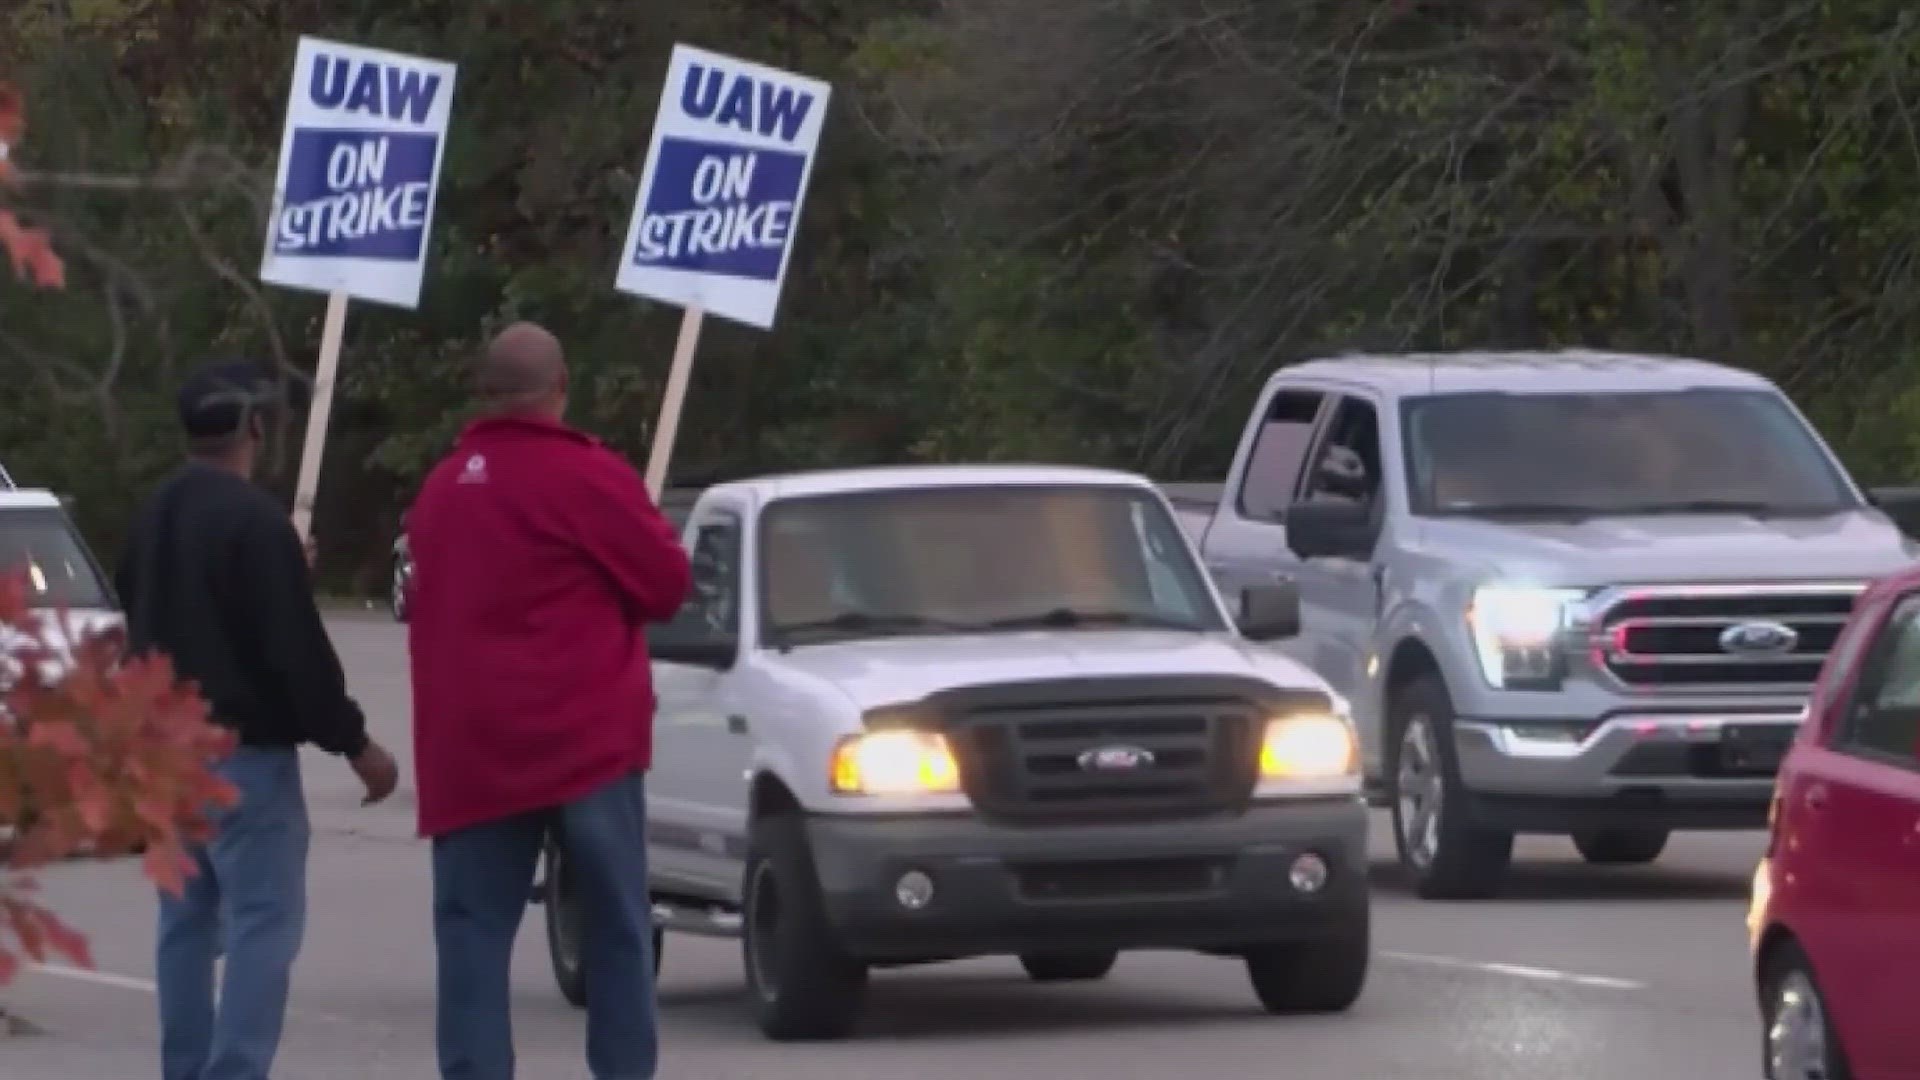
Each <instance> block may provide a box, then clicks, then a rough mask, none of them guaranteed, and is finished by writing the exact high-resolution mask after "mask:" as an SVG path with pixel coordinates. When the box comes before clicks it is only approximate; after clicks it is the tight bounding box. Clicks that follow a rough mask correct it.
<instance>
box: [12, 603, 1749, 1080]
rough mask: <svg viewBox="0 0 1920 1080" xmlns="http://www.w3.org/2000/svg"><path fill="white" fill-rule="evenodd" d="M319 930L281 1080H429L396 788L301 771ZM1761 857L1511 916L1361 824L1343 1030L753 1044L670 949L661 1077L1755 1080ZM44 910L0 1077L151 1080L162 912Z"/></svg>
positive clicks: (951, 1026)
mask: <svg viewBox="0 0 1920 1080" xmlns="http://www.w3.org/2000/svg"><path fill="white" fill-rule="evenodd" d="M333 626H334V633H335V639H336V641H337V642H338V644H339V646H340V649H341V653H342V656H343V657H344V659H345V660H346V662H347V665H348V669H349V672H350V674H351V677H352V680H353V684H354V688H355V690H356V692H357V693H358V695H359V696H360V700H361V701H362V703H363V704H365V705H366V706H367V708H368V711H369V713H371V714H372V715H373V717H374V718H375V723H376V724H377V726H378V728H379V732H380V735H381V737H382V738H384V739H385V740H386V741H387V742H388V745H389V746H391V747H393V748H394V750H395V752H396V753H397V754H400V755H401V756H402V758H403V764H404V763H405V758H406V756H407V755H408V754H409V752H410V749H411V747H410V745H409V741H410V740H409V734H408V722H409V721H408V705H407V701H408V696H407V690H406V668H405V662H406V661H405V638H404V634H403V632H402V630H401V629H400V628H399V627H397V626H395V625H393V624H392V623H391V622H388V621H385V620H384V619H381V618H377V617H374V616H372V615H369V616H365V617H361V616H356V615H348V616H341V617H338V618H336V619H335V620H334V624H333ZM307 786H308V791H309V793H310V801H311V804H312V807H313V813H314V818H315V825H316V832H317V835H316V840H315V845H314V854H313V864H312V888H311V899H312V914H311V919H310V925H309V929H308V936H307V944H306V951H305V953H304V954H303V956H302V958H301V961H300V966H299V970H298V974H297V979H296V988H295V995H294V1012H293V1015H292V1016H291V1017H290V1018H289V1025H288V1031H287V1037H286V1041H285V1043H284V1047H283V1051H282V1055H281V1067H280V1068H279V1069H278V1070H277V1073H276V1075H277V1076H278V1077H279V1078H281V1080H341V1078H344V1077H353V1078H355V1080H401V1078H407V1080H423V1078H427V1077H432V1076H435V1075H437V1074H436V1072H435V1068H434V1060H433V1030H432V1017H433V961H432V937H431V930H430V926H429V921H428V896H429V884H428V877H427V852H426V849H425V847H424V846H423V845H422V844H421V843H419V842H418V841H416V840H415V839H413V832H412V825H413V818H412V814H413V803H412V799H411V794H410V792H409V791H408V790H407V789H406V788H403V789H402V791H401V793H400V794H399V795H396V796H395V798H394V799H393V800H392V802H391V803H390V804H388V805H385V806H382V807H378V808H374V809H362V808H360V807H359V806H358V803H357V799H356V797H355V795H354V790H355V785H354V782H353V779H352V777H351V775H350V774H349V773H348V772H347V770H346V768H345V767H344V765H342V764H340V763H338V762H336V761H333V760H330V759H327V758H325V757H322V756H319V755H315V756H314V757H312V758H311V759H310V761H309V767H308V771H307ZM1759 847H1760V838H1759V837H1758V836H1757V835H1752V834H1729V835H1695V836H1683V837H1679V838H1677V839H1676V841H1675V843H1674V845H1673V846H1672V848H1670V849H1669V851H1668V854H1667V856H1666V857H1665V858H1664V859H1663V860H1662V861H1661V862H1660V863H1659V864H1658V865H1656V866H1654V867H1651V868H1636V869H1626V870H1619V869H1607V870H1595V869H1590V868H1588V867H1586V866H1584V865H1583V864H1581V863H1580V862H1579V861H1578V858H1577V856H1575V855H1574V853H1573V851H1572V848H1571V845H1569V844H1567V843H1566V842H1564V841H1555V840H1540V841H1534V842H1530V843H1527V844H1524V845H1523V847H1522V855H1521V862H1520V864H1519V865H1518V867H1517V868H1516V873H1515V880H1514V883H1513V887H1512V889H1511V890H1510V892H1509V894H1508V896H1507V897H1506V898H1504V899H1501V900H1498V901H1493V902H1484V903H1474V904H1433V903H1423V902H1421V901H1418V900H1415V899H1414V898H1412V897H1411V896H1409V895H1407V894H1406V893H1405V892H1403V891H1401V890H1400V889H1399V888H1398V887H1397V886H1395V885H1394V884H1393V879H1392V874H1391V872H1390V866H1391V860H1390V851H1391V841H1390V840H1389V839H1388V837H1387V833H1386V830H1385V827H1384V822H1378V821H1377V822H1376V830H1375V842H1374V848H1375V858H1376V864H1377V868H1378V873H1377V874H1376V877H1377V879H1378V880H1379V882H1380V884H1379V887H1378V888H1377V890H1376V892H1375V905H1376V906H1375V911H1376V915H1375V940H1376V946H1377V948H1378V950H1379V952H1378V953H1377V956H1376V962H1375V965H1374V967H1373V969H1372V975H1371V978H1370V982H1369V985H1368V989H1367V992H1366V995H1365V996H1364V997H1363V998H1362V999H1361V1001H1360V1003H1359V1005H1358V1006H1357V1007H1356V1008H1355V1009H1354V1010H1353V1012H1351V1013H1350V1014H1348V1015H1346V1016H1341V1017H1331V1018H1315V1019H1276V1018H1272V1017H1267V1016H1265V1015H1263V1014H1261V1013H1260V1012H1259V1011H1258V1009H1257V1007H1256V1005H1255V1003H1254V999H1253V996H1252V993H1251V991H1250V990H1249V988H1248V987H1247V984H1246V979H1245V975H1244V973H1243V971H1242V969H1241V968H1240V966H1239V965H1238V964H1236V963H1233V962H1231V961H1227V960H1220V959H1212V958H1206V957H1199V956H1188V955H1182V954H1171V953H1169V954H1159V953H1141V954H1134V955H1129V956H1126V957H1123V958H1122V960H1121V962H1120V964H1119V966H1118V967H1117V968H1116V969H1115V970H1114V973H1113V974H1112V975H1111V976H1110V977H1109V978H1108V979H1107V980H1105V981H1104V982H1101V983H1097V984H1091V985H1079V986H1074V985H1054V986H1039V985H1034V984H1031V983H1029V982H1027V981H1026V979H1025V978H1024V976H1023V975H1022V974H1021V972H1020V969H1019V967H1018V966H1017V964H1015V963H1014V962H1013V961H1011V960H990V961H979V962H971V963H962V964H950V965H940V966H934V967H927V968H918V969H908V970H904V971H894V972H885V973H881V974H879V975H877V976H876V977H875V979H874V982H873V986H872V991H871V998H870V1007H869V1015H868V1018H867V1022H866V1023H865V1025H864V1027H863V1029H862V1031H861V1033H860V1036H859V1037H858V1038H857V1039H856V1040H854V1041H851V1042H846V1043H839V1044H823V1045H801V1046H784V1047H783V1046H775V1045H772V1044H769V1043H766V1042H763V1041H762V1040H761V1038H760V1036H759V1034H758V1032H757V1031H756V1030H755V1029H754V1028H753V1027H752V1026H751V1024H750V1022H749V1020H748V1019H747V1016H746V1013H745V1009H744V1007H743V1005H742V1003H741V1000H740V995H741V986H742V983H741V976H740V964H739V955H738V950H737V947H736V946H735V945H734V944H733V943H731V942H725V941H713V940H703V939H697V938H689V937H682V936H670V937H669V938H668V942H667V950H666V960H665V968H664V970H663V972H662V975H661V1001H662V1014H663V1024H664V1057H663V1062H662V1068H661V1076H662V1077H664V1078H668V1080H733V1078H743V1080H744V1078H755V1080H760V1078H764V1077H768V1076H779V1077H781V1078H783V1080H811V1078H820V1080H828V1078H831V1080H862V1078H865V1077H881V1078H902V1077H911V1078H913V1080H948V1078H952V1080H962V1078H965V1080H972V1078H975V1077H978V1076H981V1075H989V1076H1000V1077H1007V1078H1022V1077H1030V1076H1048V1077H1076V1078H1078V1077H1085V1078H1100V1080H1133V1078H1137V1080H1168V1078H1170V1077H1177V1076H1181V1075H1196V1074H1197V1072H1198V1071H1200V1070H1204V1074H1205V1075H1207V1076H1223V1077H1267V1076H1280V1075H1284V1076H1292V1077H1332V1078H1339V1080H1349V1078H1351V1080H1399V1078H1420V1080H1451V1078H1458V1080H1507V1078H1514V1080H1519V1078H1527V1080H1532V1078H1536V1077H1539V1076H1543V1075H1546V1076H1554V1077H1556V1078H1558V1080H1629V1078H1634V1077H1640V1076H1655V1077H1657V1076H1686V1077H1689V1078H1691V1080H1753V1078H1755V1077H1757V1076H1758V1075H1759V1064H1758V1042H1759V1033H1758V1023H1757V1021H1756V1019H1755V1015H1754V1007H1753V998H1752V993H1751V991H1750V989H1749V986H1748V979H1747V974H1746V957H1745V947H1744V940H1743V937H1744V931H1743V927H1742V917H1743V913H1744V911H1745V892H1746V882H1747V879H1748V875H1749V874H1750V873H1751V870H1752V867H1753V864H1754V860H1755V858H1756V857H1757V854H1758V851H1759ZM45 884H46V891H47V893H48V896H49V898H50V899H51V900H53V901H54V902H56V904H57V906H58V908H59V910H60V911H62V912H63V913H64V914H65V915H66V916H67V917H68V918H69V919H70V920H72V921H73V922H75V923H76V924H77V925H78V926H79V927H80V928H81V929H83V930H84V931H86V932H87V933H89V934H90V935H91V936H92V940H93V944H94V948H95V952H96V961H97V965H98V966H97V968H96V970H95V971H92V972H73V971H40V972H35V973H31V974H29V975H27V976H26V977H25V978H24V979H23V980H22V981H21V982H20V983H19V984H18V985H16V986H15V987H13V988H11V989H9V990H7V991H6V992H5V993H4V995H0V1000H4V1002H5V1004H6V1005H7V1007H8V1009H9V1010H11V1011H13V1012H15V1013H18V1014H21V1015H23V1016H25V1017H26V1018H27V1019H29V1020H30V1021H32V1022H33V1023H34V1024H35V1025H36V1026H37V1027H38V1028H39V1029H40V1030H39V1031H38V1032H37V1033H33V1034H29V1035H26V1036H23V1037H15V1038H11V1039H3V1040H0V1080H122V1078H127V1080H133V1078H139V1080H150V1078H152V1077H154V1076H157V1075H158V1063H157V1056H156V1053H155V1050H154V1046H155V1031H154V1021H153V1012H154V1003H153V998H152V986H151V983H150V982H149V981H148V980H149V979H150V978H151V975H152V961H151V955H150V952H151V947H152V932H153V931H152V922H153V904H152V901H151V896H150V893H149V891H148V890H147V889H146V888H145V887H144V886H143V884H142V883H141V882H140V881H139V879H138V877H137V873H136V871H135V870H134V869H133V868H131V867H127V866H89V867H79V868H73V869H68V870H63V871H61V872H59V873H58V874H56V875H54V876H53V877H51V878H50V879H49V880H47V881H46V883H45ZM537 916H538V909H531V910H530V917H529V918H528V920H527V923H526V926H525V928H524V931H523V933H522V937H521V940H520V952H519V957H518V961H517V969H516V972H515V985H516V998H515V1009H516V1013H515V1030H516V1036H517V1043H518V1046H519V1048H520V1066H521V1067H520V1075H521V1076H523V1077H527V1078H529V1080H585V1078H587V1076H588V1074H587V1072H586V1067H585V1065H584V1063H583V1059H582V1051H581V1046H582V1040H583V1024H582V1018H581V1016H580V1014H578V1013H576V1012H574V1011H573V1010H571V1009H570V1008H568V1007H567V1006H566V1005H565V1003H564V1002H562V1000H561V999H560V996H559V993H558V991H556V990H555V989H554V987H553V984H552V981H551V978H550V976H549V973H548V970H547V962H546V954H545V944H544V940H543V938H542V936H541V927H540V923H539V920H538V917H537Z"/></svg>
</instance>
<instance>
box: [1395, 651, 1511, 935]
mask: <svg viewBox="0 0 1920 1080" xmlns="http://www.w3.org/2000/svg"><path fill="white" fill-rule="evenodd" d="M1453 720H1454V713H1453V699H1452V698H1451V697H1449V696H1448V694H1447V688H1446V687H1445V686H1444V685H1442V684H1441V683H1440V681H1439V680H1438V678H1436V677H1433V676H1426V677H1422V678H1420V679H1417V680H1415V681H1414V682H1412V683H1411V684H1409V685H1408V686H1406V687H1405V688H1403V689H1401V690H1400V691H1399V692H1397V693H1395V694H1394V695H1393V697H1392V700H1391V702H1390V703H1389V706H1388V721H1389V722H1388V728H1387V730H1388V732H1389V733H1390V736H1391V737H1390V740H1389V742H1388V747H1387V785H1388V787H1387V796H1388V799H1389V802H1390V805H1391V806H1392V808H1393V842H1394V847H1395V848H1396V850H1397V851H1398V852H1399V855H1400V866H1401V868H1402V869H1403V870H1404V871H1405V872H1406V873H1407V875H1408V876H1409V877H1410V878H1411V879H1412V881H1413V886H1414V891H1415V892H1416V893H1418V894H1419V895H1420V896H1421V897H1422V898H1423V899H1427V900H1482V899H1486V898H1488V897H1492V896H1495V895H1498V893H1499V892H1500V888H1501V886H1502V885H1504V884H1505V882H1506V876H1507V869H1508V867H1509V866H1511V865H1512V863H1513V834H1512V833H1511V832H1506V831H1502V830H1496V829H1482V828H1475V827H1473V826H1472V825H1470V824H1468V822H1467V818H1466V815H1465V813H1464V812H1463V806H1462V804H1463V800H1464V796H1465V787H1464V786H1463V785H1462V784H1461V782H1460V765H1459V761H1458V760H1457V759H1456V758H1455V756H1454V748H1453V739H1452V735H1453Z"/></svg>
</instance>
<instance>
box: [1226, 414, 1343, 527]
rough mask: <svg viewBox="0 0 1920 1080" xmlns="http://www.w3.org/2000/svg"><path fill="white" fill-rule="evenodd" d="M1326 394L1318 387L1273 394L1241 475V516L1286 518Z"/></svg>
mask: <svg viewBox="0 0 1920 1080" xmlns="http://www.w3.org/2000/svg"><path fill="white" fill-rule="evenodd" d="M1325 397H1326V395H1325V394H1322V393H1320V392H1319V391H1318V390H1282V391H1280V392H1278V393H1276V394H1274V395H1273V401H1272V402H1271V403H1270V404H1269V405H1268V406H1267V416H1266V419H1265V420H1263V421H1261V424H1260V432H1259V434H1257V435H1255V436H1254V437H1253V452H1252V453H1250V454H1248V455H1247V467H1246V469H1245V470H1244V471H1243V473H1242V476H1241V480H1240V513H1241V515H1242V516H1244V517H1247V518H1251V519H1253V520H1256V521H1279V520H1281V519H1282V518H1284V517H1286V513H1287V507H1289V506H1291V505H1293V493H1294V490H1295V488H1296V487H1297V486H1298V483H1299V480H1300V466H1301V464H1302V463H1304V461H1305V460H1306V456H1307V444H1308V443H1309V442H1311V441H1312V440H1313V421H1314V419H1315V418H1316V417H1318V416H1319V415H1320V403H1321V401H1322V400H1324V399H1325Z"/></svg>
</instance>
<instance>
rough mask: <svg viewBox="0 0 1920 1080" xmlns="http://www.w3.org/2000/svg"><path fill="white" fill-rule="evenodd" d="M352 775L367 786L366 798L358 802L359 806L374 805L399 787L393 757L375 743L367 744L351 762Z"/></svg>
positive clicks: (398, 771) (398, 777) (398, 770)
mask: <svg viewBox="0 0 1920 1080" xmlns="http://www.w3.org/2000/svg"><path fill="white" fill-rule="evenodd" d="M350 764H352V765H353V771H354V775H356V776H358V777H359V778H360V782H361V783H362V784H365V785H366V786H367V797H366V798H365V799H362V800H361V801H360V805H361V806H372V805H373V804H374V803H377V802H379V801H380V800H382V799H385V798H386V797H387V796H389V795H391V794H393V789H394V788H396V787H399V786H400V766H399V765H397V764H395V763H394V760H393V755H392V754H389V753H387V748H386V747H384V746H381V745H380V744H379V743H377V742H370V743H368V744H367V748H366V749H365V750H362V751H360V755H359V756H358V757H356V758H354V759H353V760H352V762H351V763H350Z"/></svg>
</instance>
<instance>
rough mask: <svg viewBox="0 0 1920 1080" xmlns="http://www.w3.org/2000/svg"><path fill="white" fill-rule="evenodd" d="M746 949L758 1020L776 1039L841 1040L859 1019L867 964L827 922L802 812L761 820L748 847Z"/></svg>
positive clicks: (743, 947)
mask: <svg viewBox="0 0 1920 1080" xmlns="http://www.w3.org/2000/svg"><path fill="white" fill-rule="evenodd" d="M740 954H741V961H742V963H743V964H744V965H745V967H746V972H747V987H748V990H749V992H750V994H751V996H752V999H753V1007H754V1014H755V1018H756V1019H757V1020H758V1021H759V1024H760V1030H761V1032H762V1033H763V1034H765V1035H766V1037H767V1038H769V1039H773V1040H775V1041H776V1042H797V1041H815V1040H825V1039H843V1038H845V1037H847V1035H849V1034H850V1033H851V1032H852V1031H853V1026H854V1023H855V1021H856V1020H858V1019H859V1016H860V1008H861V1004H862V999H863V998H864V997H865V991H866V985H867V966H866V965H865V964H863V963H861V962H860V961H859V960H857V959H855V958H854V957H852V956H849V955H848V954H847V952H846V951H845V949H843V948H842V947H841V945H840V943H839V941H838V940H837V935H836V934H835V933H834V930H833V927H832V926H831V925H830V924H829V923H828V922H827V917H826V912H825V910H824V908H823V906H822V904H821V900H820V883H819V880H818V878H817V877H816V876H815V874H814V869H813V856H812V854H811V853H810V851H809V850H808V846H807V834H806V829H805V828H804V827H803V825H802V822H801V820H800V818H799V816H798V815H795V814H773V815H769V816H766V817H763V818H760V819H758V820H756V821H755V822H754V823H753V828H752V829H751V837H750V838H749V840H748V844H747V869H746V884H745V888H744V889H743V890H742V901H741V919H740Z"/></svg>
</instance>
